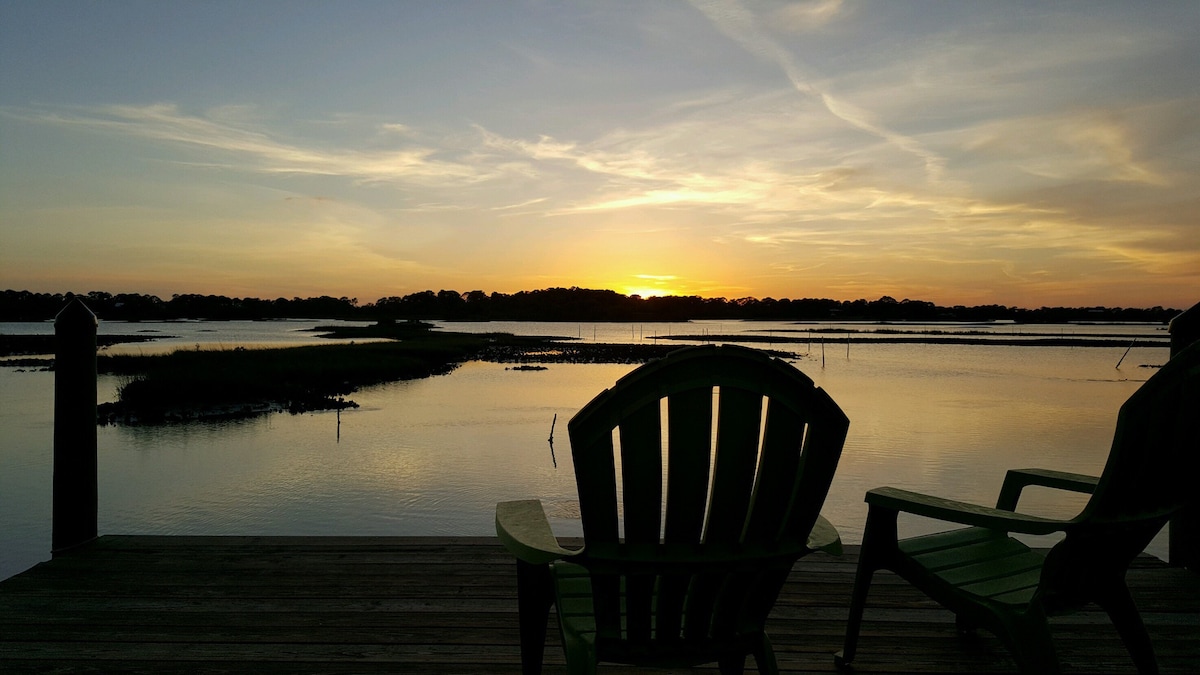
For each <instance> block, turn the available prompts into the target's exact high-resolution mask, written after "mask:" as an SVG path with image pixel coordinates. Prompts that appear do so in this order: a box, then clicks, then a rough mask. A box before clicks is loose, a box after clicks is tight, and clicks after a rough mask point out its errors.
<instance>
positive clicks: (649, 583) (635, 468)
mask: <svg viewBox="0 0 1200 675" xmlns="http://www.w3.org/2000/svg"><path fill="white" fill-rule="evenodd" d="M714 412H715V414H714ZM848 424H849V422H848V420H847V419H846V416H845V415H844V414H843V413H842V411H841V409H840V408H838V406H837V405H836V404H835V403H834V402H833V400H832V399H830V398H829V396H828V395H826V394H825V392H824V391H823V390H821V389H819V388H817V387H815V386H814V385H813V383H812V380H810V379H809V378H808V377H806V376H805V375H804V374H802V373H801V372H800V371H798V370H796V369H795V368H794V367H792V366H790V365H788V364H786V363H784V362H783V361H780V360H778V359H773V358H770V357H768V356H767V355H765V354H763V353H762V352H759V351H755V350H750V349H745V348H740V347H736V346H729V345H726V346H706V347H697V348H690V349H684V350H680V351H677V352H673V353H672V354H670V355H669V356H667V357H666V358H664V359H661V360H659V361H656V362H651V363H649V364H647V365H645V366H643V367H641V368H639V369H637V370H636V371H634V372H633V373H631V374H629V375H628V376H626V377H625V378H623V379H621V380H620V381H618V382H617V384H616V385H615V386H614V387H613V388H611V389H609V390H607V391H605V392H603V393H601V394H600V395H599V396H597V397H596V398H595V399H594V400H593V401H592V402H591V403H590V404H588V405H587V406H586V407H585V408H584V409H583V410H581V411H580V412H579V413H578V414H577V415H576V416H575V417H574V418H573V419H572V420H571V421H570V423H569V424H568V429H569V433H570V438H571V453H572V457H573V460H574V463H575V480H576V485H577V487H578V492H579V506H580V512H581V515H582V520H583V531H584V540H585V550H584V553H583V554H582V555H580V556H579V557H578V558H576V559H575V560H573V561H572V562H574V563H576V564H577V565H579V566H581V567H583V568H584V569H586V570H587V571H588V573H589V575H590V580H591V587H592V588H591V598H590V601H591V603H592V605H593V608H594V617H595V641H596V649H597V650H598V652H599V658H601V659H602V660H616V661H632V662H637V661H639V660H641V659H643V658H645V659H649V660H650V661H653V660H655V659H656V658H664V659H666V660H667V661H676V662H684V663H690V662H705V661H712V660H718V658H721V657H722V654H726V653H728V652H738V651H741V653H742V655H743V656H742V658H744V655H745V654H746V653H755V654H756V656H758V652H759V651H760V647H761V645H760V644H759V643H760V642H761V641H762V639H764V637H763V632H762V630H763V623H764V622H765V620H766V617H767V614H768V612H769V611H770V610H771V607H772V606H773V604H774V602H775V599H776V597H777V596H778V593H779V590H780V588H781V587H782V584H783V582H784V580H785V578H786V576H787V574H788V572H789V571H790V569H791V567H792V565H793V564H794V562H795V561H796V559H797V558H798V557H800V556H801V555H803V554H805V553H808V552H809V550H810V549H809V548H808V547H807V544H808V543H809V535H810V532H812V531H813V529H814V526H815V525H816V524H817V521H818V518H819V512H820V508H821V505H822V504H823V502H824V500H825V496H826V494H827V492H828V490H829V485H830V481H831V480H832V478H833V474H834V470H835V469H836V467H837V463H838V459H839V457H840V454H841V449H842V445H843V442H844V441H845V437H846V431H847V427H848ZM664 431H665V432H666V433H665V434H664ZM622 516H623V518H622ZM622 520H623V522H624V532H621V527H620V523H621V522H622ZM821 520H822V521H823V519H821ZM825 526H826V527H827V528H828V524H827V523H825ZM835 538H836V535H835ZM560 600H561V599H560ZM562 604H563V603H562V602H561V601H560V609H559V612H560V614H561V613H563V612H564V609H565V608H564V607H562ZM568 611H569V610H568ZM767 649H768V650H769V644H768V645H767ZM714 657H716V658H714ZM759 658H760V660H762V659H763V658H768V659H770V658H771V657H769V656H768V655H763V656H760V657H759ZM772 660H773V659H772ZM762 667H763V666H762V664H761V663H760V669H761V668H762ZM768 670H769V668H768Z"/></svg>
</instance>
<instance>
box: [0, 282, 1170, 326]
mask: <svg viewBox="0 0 1200 675" xmlns="http://www.w3.org/2000/svg"><path fill="white" fill-rule="evenodd" d="M79 295H80V297H82V298H83V300H84V301H85V302H86V303H87V305H88V306H89V307H90V308H91V309H92V311H93V312H95V313H96V315H97V316H98V317H100V318H101V319H105V320H110V321H121V320H126V321H138V320H142V321H155V320H158V321H161V320H177V319H208V320H234V319H285V318H289V319H354V320H364V321H379V320H403V319H447V320H452V321H456V320H457V321H686V320H689V319H748V320H755V319H759V320H763V319H770V320H778V321H857V320H864V321H918V322H924V321H968V322H970V321H1005V320H1011V321H1017V322H1021V323H1065V322H1070V321H1101V322H1109V321H1131V322H1133V321H1137V322H1156V323H1157V322H1162V323H1165V322H1168V321H1170V320H1171V319H1172V318H1174V317H1175V316H1176V315H1177V314H1179V313H1180V311H1181V310H1178V309H1170V308H1163V307H1150V308H1122V307H1041V308H1038V309H1025V308H1020V307H1005V306H1003V305H978V306H973V307H965V306H962V305H955V306H953V307H941V306H938V305H935V304H933V303H932V302H926V301H923V300H907V299H906V300H896V299H895V298H891V297H888V296H884V297H882V298H879V299H878V300H846V301H843V300H829V299H813V298H805V299H801V300H789V299H787V298H783V299H779V300H776V299H775V298H763V299H758V298H737V299H734V300H728V299H726V298H701V297H699V296H694V295H689V296H662V297H648V298H643V297H640V296H637V295H622V294H620V293H617V292H615V291H606V290H593V289H586V288H575V287H572V288H547V289H542V290H537V291H521V292H519V293H513V294H506V293H490V294H489V293H484V292H483V291H470V292H467V293H459V292H458V291H448V290H442V291H438V292H436V293H435V292H434V291H421V292H419V293H412V294H410V295H405V296H389V297H386V298H380V299H378V300H376V301H375V302H373V303H369V304H365V305H360V304H359V302H358V299H357V298H346V297H340V298H334V297H330V296H326V295H323V296H320V297H316V298H291V299H288V298H276V299H275V300H262V299H259V298H230V297H226V296H223V295H198V294H184V295H172V296H171V299H170V300H163V299H161V298H159V297H157V296H153V295H142V294H138V293H117V294H112V293H105V292H102V291H92V292H90V293H86V294H79ZM71 297H72V294H69V293H68V294H62V293H54V294H51V293H31V292H29V291H13V290H7V291H3V292H0V321H44V320H47V319H52V318H54V316H55V315H56V314H57V313H58V311H59V310H60V309H62V307H63V306H64V305H65V304H66V302H67V301H68V300H69V299H70V298H71Z"/></svg>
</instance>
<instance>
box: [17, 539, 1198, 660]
mask: <svg viewBox="0 0 1200 675" xmlns="http://www.w3.org/2000/svg"><path fill="white" fill-rule="evenodd" d="M856 561H857V549H856V548H854V547H851V548H850V550H849V551H848V553H847V555H845V556H843V557H841V558H834V557H830V556H826V555H824V554H816V555H813V556H810V557H809V558H807V559H805V560H802V561H801V562H800V563H799V564H798V565H797V568H796V570H795V571H794V572H793V574H792V576H791V578H790V579H789V582H788V584H787V587H786V588H785V590H784V595H783V597H782V598H781V599H780V602H779V604H778V606H777V607H776V610H775V612H774V614H773V615H772V621H771V624H770V628H769V629H770V632H771V636H772V641H773V643H774V644H775V648H776V651H777V655H778V657H779V661H780V666H781V667H782V668H783V670H784V671H785V672H789V673H832V672H835V671H834V668H833V659H832V656H831V654H832V652H834V651H835V650H837V649H838V648H839V646H840V643H841V638H842V630H843V625H844V622H845V617H846V611H847V610H846V607H847V606H848V599H849V595H850V585H851V582H852V580H853V576H854V565H855V563H856ZM1129 581H1130V585H1131V587H1132V589H1133V593H1134V596H1135V598H1136V599H1137V601H1138V603H1139V606H1141V607H1142V611H1143V615H1144V618H1145V621H1146V624H1147V625H1148V626H1149V630H1150V632H1151V637H1152V639H1153V640H1154V644H1155V648H1156V650H1157V651H1158V654H1159V659H1160V662H1161V665H1162V667H1163V672H1164V673H1193V672H1196V671H1197V669H1198V668H1200V577H1197V576H1196V575H1193V574H1190V573H1188V572H1185V571H1182V570H1177V569H1171V568H1167V567H1165V566H1164V565H1162V564H1161V563H1159V562H1158V561H1155V560H1153V559H1149V558H1143V559H1139V561H1138V562H1137V563H1136V565H1135V568H1134V569H1133V570H1131V572H1130V573H1129ZM515 589H516V582H515V573H514V565H513V564H512V560H511V559H510V558H509V557H508V556H507V555H506V554H505V552H504V551H503V549H502V548H501V547H500V546H499V544H498V543H497V542H496V541H495V540H494V539H490V538H433V537H419V538H391V537H319V538H309V537H140V536H134V537H125V536H107V537H102V538H101V539H100V540H98V541H97V542H95V543H94V544H92V545H89V546H87V547H85V548H83V549H82V550H80V551H78V552H75V553H73V554H70V555H66V556H60V557H58V558H56V559H55V560H53V561H51V562H49V563H43V564H41V565H38V566H37V567H35V568H33V569H31V570H29V571H27V572H25V573H24V574H20V575H18V576H16V577H13V578H11V579H8V580H6V581H3V582H0V671H2V672H4V673H18V672H56V673H57V672H67V673H70V672H79V673H85V672H128V673H142V672H145V673H182V672H187V673H193V672H211V673H239V672H245V673H249V672H254V673H272V672H288V673H298V672H323V673H348V672H355V673H367V672H404V673H468V674H469V673H511V672H518V670H519V650H518V647H517V629H516V628H517V621H516V601H515V595H516V591H515ZM1053 626H1054V634H1055V640H1056V645H1057V647H1058V649H1059V651H1060V654H1061V658H1062V661H1063V668H1064V671H1065V672H1067V673H1126V672H1131V670H1132V664H1131V662H1130V661H1129V658H1128V656H1127V654H1126V653H1125V650H1124V648H1123V647H1122V646H1121V644H1120V641H1119V639H1118V638H1117V636H1116V631H1115V630H1114V629H1113V628H1112V625H1111V624H1110V623H1109V621H1108V619H1107V617H1106V616H1105V615H1104V614H1103V613H1102V612H1100V611H1099V610H1098V609H1091V610H1087V611H1084V612H1080V613H1078V614H1075V615H1072V616H1070V617H1064V618H1060V619H1056V620H1055V621H1054V622H1053ZM546 656H547V667H546V672H547V673H549V674H553V673H561V672H563V669H562V656H561V653H560V652H559V650H558V646H557V638H556V637H555V636H553V635H550V636H548V644H547V650H546ZM855 665H856V671H857V672H859V673H962V672H969V673H1012V672H1015V667H1014V664H1013V662H1012V661H1011V659H1009V657H1008V655H1007V653H1006V652H1005V651H1004V649H1003V648H1002V647H1001V646H1000V644H999V642H998V641H997V640H996V639H995V638H992V637H991V636H989V635H986V634H982V635H980V636H977V637H974V638H971V639H965V640H963V639H959V638H958V637H957V636H956V634H955V631H954V622H953V618H952V616H951V615H950V614H949V613H948V612H946V611H945V610H943V609H941V608H939V607H938V606H937V605H935V604H934V603H932V602H930V601H929V600H928V599H926V598H925V597H924V596H922V595H921V594H920V593H918V592H916V591H915V590H914V589H912V588H911V587H909V586H908V585H907V584H905V583H903V582H902V581H900V580H899V579H897V578H896V577H894V576H892V575H889V574H886V573H884V574H880V575H879V576H878V577H877V580H876V583H875V585H874V586H873V588H872V595H871V599H870V602H869V605H868V609H867V614H866V622H865V624H864V631H863V636H862V641H861V644H860V652H859V657H858V660H857V661H856V664H855ZM612 670H614V671H616V672H628V670H627V669H622V668H617V667H613V668H612ZM699 670H708V671H709V672H713V671H712V669H699ZM685 672H691V671H685Z"/></svg>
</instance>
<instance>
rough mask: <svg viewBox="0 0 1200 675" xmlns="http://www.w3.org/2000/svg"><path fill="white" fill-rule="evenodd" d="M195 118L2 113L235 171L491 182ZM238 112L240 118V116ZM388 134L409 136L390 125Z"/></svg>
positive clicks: (409, 160)
mask: <svg viewBox="0 0 1200 675" xmlns="http://www.w3.org/2000/svg"><path fill="white" fill-rule="evenodd" d="M229 112H230V110H229V109H222V112H221V114H219V115H210V116H197V115H189V114H186V113H184V112H182V111H181V110H180V109H179V107H178V106H176V105H174V104H156V105H147V106H129V105H108V106H100V107H92V108H76V109H72V110H70V111H57V110H43V109H21V110H14V109H11V108H10V109H5V111H4V113H5V114H7V115H9V116H11V117H18V118H21V119H25V120H29V121H37V122H41V123H45V124H52V125H57V126H63V127H72V128H79V129H88V130H92V131H101V132H108V133H115V134H121V135H124V136H128V137H132V138H142V139H147V140H152V141H161V142H167V143H172V144H176V145H180V146H184V147H192V148H195V149H201V150H207V151H215V152H221V153H229V154H233V155H237V156H239V158H240V160H241V161H240V162H239V163H238V165H239V166H240V167H242V168H244V169H248V170H252V171H258V172H262V173H276V174H311V175H324V176H342V177H345V178H350V179H352V180H356V181H361V182H368V183H370V182H414V183H430V182H435V181H436V182H446V181H453V182H467V183H470V182H478V181H483V180H487V179H489V178H493V177H494V176H495V174H494V173H493V172H490V171H488V170H487V169H486V168H484V167H480V166H478V165H475V164H473V163H469V162H465V161H457V160H455V159H454V158H452V157H449V158H448V157H447V155H449V154H451V153H449V152H448V151H447V150H446V149H443V148H433V147H425V146H404V147H397V148H394V149H384V150H359V151H354V150H343V149H329V148H322V147H317V146H315V145H307V146H306V145H304V144H302V143H299V142H289V141H287V140H285V139H283V138H281V137H279V136H277V135H274V134H271V133H269V132H266V131H261V130H256V129H254V128H252V127H251V126H250V125H248V124H238V123H235V122H231V121H229V119H230V118H231V117H233V118H237V119H244V117H245V116H244V114H240V115H230V114H229ZM240 112H242V113H244V110H241V111H240ZM389 130H390V131H392V132H396V133H400V132H404V131H406V130H407V127H405V126H404V125H397V124H393V125H391V126H390V128H389Z"/></svg>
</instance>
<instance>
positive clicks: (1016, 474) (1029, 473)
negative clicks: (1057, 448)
mask: <svg viewBox="0 0 1200 675" xmlns="http://www.w3.org/2000/svg"><path fill="white" fill-rule="evenodd" d="M1099 482H1100V479H1099V478H1097V477H1095V476H1085V475H1083V474H1081V473H1067V472H1066V471H1052V470H1050V469H1012V470H1011V471H1009V472H1008V473H1007V474H1006V475H1005V476H1004V485H1003V486H1002V487H1001V488H1000V497H999V499H997V500H996V508H998V509H1003V510H1005V511H1016V510H1017V501H1018V500H1020V499H1021V490H1024V489H1025V487H1026V486H1027V485H1039V486H1041V487H1048V488H1055V489H1058V490H1071V491H1072V492H1082V493H1084V494H1089V495H1090V494H1092V493H1093V492H1095V491H1096V484H1097V483H1099Z"/></svg>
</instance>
